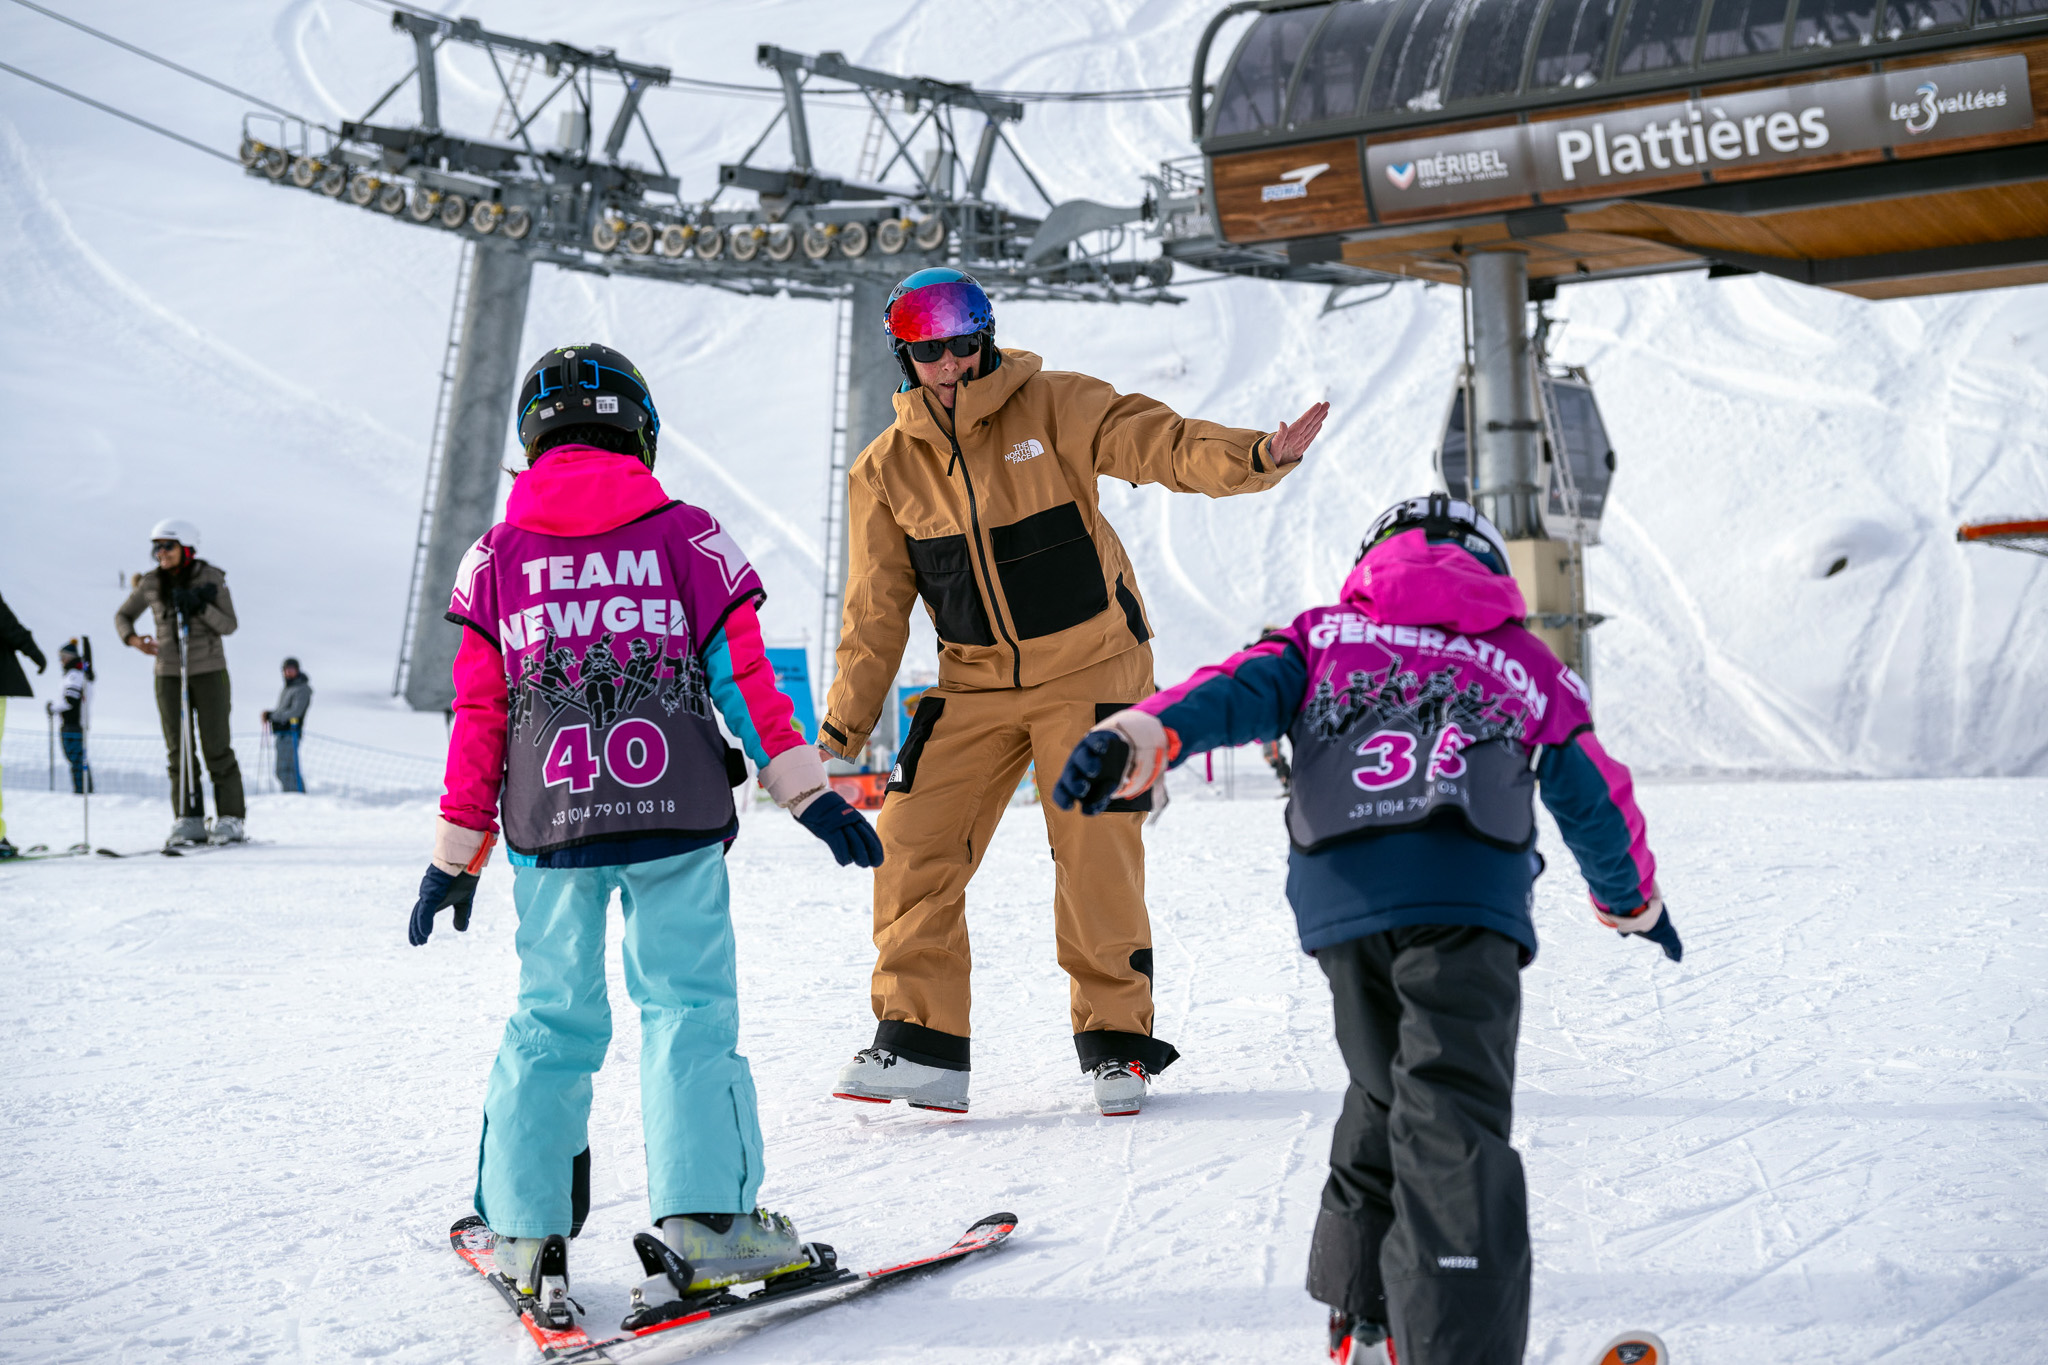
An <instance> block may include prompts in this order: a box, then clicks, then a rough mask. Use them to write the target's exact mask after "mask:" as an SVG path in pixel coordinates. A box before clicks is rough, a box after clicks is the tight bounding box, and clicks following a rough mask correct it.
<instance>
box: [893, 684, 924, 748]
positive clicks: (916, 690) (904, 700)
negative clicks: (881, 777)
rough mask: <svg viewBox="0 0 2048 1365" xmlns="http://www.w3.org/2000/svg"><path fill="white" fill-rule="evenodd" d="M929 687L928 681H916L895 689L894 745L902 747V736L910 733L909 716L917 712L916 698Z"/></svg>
mask: <svg viewBox="0 0 2048 1365" xmlns="http://www.w3.org/2000/svg"><path fill="white" fill-rule="evenodd" d="M930 688H931V684H930V683H917V684H915V685H914V686H911V687H902V686H899V687H897V689H896V747H897V748H899V749H900V748H902V747H903V738H904V736H905V735H908V734H909V733H910V718H911V717H912V716H914V715H916V714H917V699H918V698H919V697H921V696H923V695H924V694H925V693H926V691H928V690H929V689H930Z"/></svg>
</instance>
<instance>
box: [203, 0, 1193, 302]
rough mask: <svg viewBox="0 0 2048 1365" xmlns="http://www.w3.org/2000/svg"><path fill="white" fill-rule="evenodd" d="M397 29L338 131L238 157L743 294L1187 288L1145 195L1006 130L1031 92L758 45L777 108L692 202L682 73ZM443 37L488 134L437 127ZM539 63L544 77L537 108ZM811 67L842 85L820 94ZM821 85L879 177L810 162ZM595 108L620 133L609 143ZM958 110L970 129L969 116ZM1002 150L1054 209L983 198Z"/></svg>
mask: <svg viewBox="0 0 2048 1365" xmlns="http://www.w3.org/2000/svg"><path fill="white" fill-rule="evenodd" d="M391 22H392V26H393V28H395V29H397V30H399V31H400V32H402V33H404V34H405V35H406V36H407V37H409V38H410V39H411V41H412V43H413V46H414V49H415V56H416V60H415V63H414V66H413V68H412V70H411V71H409V72H407V73H406V75H405V76H404V77H402V78H401V79H400V80H399V81H398V82H397V83H396V84H394V85H393V86H392V87H391V88H390V89H389V90H387V91H385V92H384V95H383V96H382V97H381V98H379V99H378V100H377V102H376V103H375V104H373V105H372V106H371V107H370V109H369V111H368V112H366V113H365V114H364V115H363V116H362V118H360V119H353V120H348V121H345V122H343V123H342V125H341V126H340V127H339V128H338V129H331V128H326V127H322V126H317V125H308V124H305V123H301V122H298V121H296V120H292V119H288V118H281V117H279V116H276V115H273V114H253V113H252V114H250V115H248V116H247V117H245V118H244V120H243V137H242V144H241V160H242V164H243V166H244V167H245V168H246V169H247V171H248V173H249V174H250V175H252V176H260V177H266V178H268V179H270V180H272V181H274V182H276V183H278V184H280V185H285V186H289V187H293V188H297V189H302V190H309V191H312V192H315V193H318V194H323V195H325V196H327V197H328V198H331V199H336V200H341V201H344V202H347V203H350V204H353V205H355V206H357V207H358V208H362V209H365V210H368V211H371V212H381V213H384V214H388V215H390V216H392V217H394V218H398V219H400V220H403V221H410V222H413V223H416V224H419V225H421V226H424V227H433V228H435V229H437V230H441V231H448V232H454V233H458V234H461V235H463V236H465V237H468V238H470V239H472V240H477V241H478V242H479V244H480V245H483V244H488V245H491V246H494V247H496V248H498V249H500V250H512V251H516V252H518V253H519V254H521V255H524V256H526V257H528V258H529V259H530V260H533V261H538V262H545V263H548V264H553V265H557V266H561V267H563V268H565V269H570V270H583V271H590V272H595V273H598V274H620V275H635V276H641V277H646V278H653V279H664V280H669V281H672V282H675V283H681V284H700V285H708V286H711V287H713V288H718V289H725V290H729V291H732V292H735V293H741V294H768V295H776V294H787V295H793V296H796V297H801V298H837V297H839V296H840V295H842V294H843V293H844V292H845V291H846V289H847V287H848V286H849V285H851V284H852V283H853V282H854V281H855V280H856V279H861V278H881V277H887V278H889V279H890V280H892V281H893V280H894V279H896V278H900V277H901V276H902V275H903V274H905V273H907V271H908V270H909V269H914V268H915V267H916V265H917V264H918V263H920V262H939V261H944V262H947V263H949V264H956V265H958V266H960V267H961V268H962V269H965V270H968V271H970V272H972V273H973V274H974V275H975V276H976V278H978V279H980V280H981V282H982V284H983V286H984V287H985V288H986V289H987V290H988V291H989V292H990V293H991V294H992V295H994V296H996V297H1000V298H1034V299H1067V300H1075V301H1090V302H1132V303H1167V302H1171V303H1177V302H1179V301H1180V300H1179V299H1178V298H1177V297H1175V296H1173V295H1170V294H1168V293H1167V292H1165V289H1166V285H1167V284H1168V283H1169V282H1170V281H1171V279H1172V274H1173V262H1172V261H1171V260H1169V259H1167V258H1165V257H1162V256H1159V255H1156V254H1155V255H1150V256H1141V255H1140V252H1139V246H1140V243H1141V240H1142V239H1143V238H1144V237H1145V236H1146V235H1147V234H1146V233H1145V232H1144V231H1143V230H1142V227H1141V225H1142V224H1144V223H1145V222H1146V221H1147V220H1148V219H1149V218H1150V217H1151V214H1152V203H1151V201H1150V200H1149V199H1148V200H1146V201H1145V202H1144V203H1141V204H1137V205H1132V206H1128V207H1124V206H1115V205H1108V204H1099V203H1096V202H1094V201H1091V200H1085V199H1077V200H1069V201H1067V202H1064V203H1060V204H1054V203H1053V202H1052V199H1051V197H1050V196H1049V195H1047V194H1046V192H1045V190H1044V187H1043V186H1042V185H1040V184H1039V182H1038V179H1037V177H1036V176H1034V175H1033V174H1032V173H1031V170H1030V168H1029V166H1027V165H1025V163H1024V162H1023V160H1022V158H1021V157H1018V155H1017V152H1016V149H1015V147H1014V146H1013V145H1012V144H1011V143H1010V140H1009V138H1008V137H1007V136H1006V134H1005V132H1004V127H1005V125H1006V124H1010V123H1014V122H1016V121H1017V120H1019V119H1021V118H1023V116H1024V106H1023V105H1022V104H1021V103H1018V102H1017V101H1014V100H1007V99H1000V98H996V97H994V96H990V95H987V94H984V93H982V92H979V91H976V90H975V89H973V88H972V87H971V86H966V85H960V84H956V83H952V82H947V81H938V80H932V79H929V78H925V77H906V76H897V75H893V74H891V73H888V72H884V71H873V70H869V69H867V68H864V67H858V66H854V65H851V64H850V63H848V62H847V61H846V60H845V58H844V57H842V56H841V55H840V54H838V53H832V52H827V53H821V54H818V55H816V56H810V55H806V54H803V53H798V52H789V51H785V50H784V49H782V48H778V47H773V46H767V45H764V46H762V47H761V48H759V49H758V51H757V52H756V58H757V60H758V61H759V62H760V64H761V65H762V66H763V67H766V68H768V69H770V70H772V71H774V72H775V73H776V75H777V77H778V78H779V80H780V83H781V86H782V91H783V104H782V107H781V109H779V110H778V111H777V112H776V114H775V115H774V117H773V118H772V119H771V120H770V121H769V125H768V127H767V128H766V129H764V130H763V132H762V135H761V137H760V138H759V139H758V140H757V141H756V142H755V144H754V146H753V147H752V148H750V149H749V151H748V153H747V155H746V156H743V157H742V158H741V159H740V160H739V161H738V162H737V163H735V164H731V165H724V166H720V167H719V169H718V183H717V185H716V186H715V187H711V192H710V194H709V195H708V196H706V197H705V198H703V199H702V200H700V201H696V202H690V201H686V200H684V199H683V197H682V195H681V189H682V183H681V180H680V179H679V178H678V176H677V175H676V174H674V173H673V172H672V171H671V169H670V167H669V165H668V162H667V161H666V159H665V158H664V157H663V156H662V152H661V148H660V145H659V144H658V142H657V141H656V139H655V136H654V133H653V130H652V129H651V128H650V127H649V126H648V122H647V117H646V114H645V111H644V108H643V100H644V97H645V96H646V94H647V92H648V91H649V90H651V89H657V88H660V87H664V86H668V85H669V84H670V81H671V73H670V71H669V70H668V68H666V67H660V66H649V65H645V64H642V63H637V62H629V61H626V60H624V59H622V58H620V57H619V56H618V55H617V54H615V53H614V52H612V51H610V50H608V49H604V48H596V49H585V48H579V47H574V46H571V45H569V44H567V43H542V42H534V41H531V40H529V39H525V38H518V37H513V36H511V35H508V34H502V33H496V32H493V31H491V30H489V29H486V28H484V27H483V26H482V25H481V24H480V23H478V22H477V21H476V20H475V19H450V18H443V17H440V16H438V15H432V14H427V13H424V12H421V11H417V10H400V11H398V12H397V13H395V14H393V15H392V19H391ZM451 42H454V43H464V44H467V45H470V46H473V47H477V48H481V49H482V50H483V51H484V52H485V53H486V54H487V55H488V56H489V58H490V62H491V67H492V70H493V72H494V73H495V74H496V76H497V80H498V84H499V87H500V89H501V90H502V91H503V92H504V97H505V110H506V113H507V117H503V118H501V119H500V120H499V122H498V124H497V126H496V127H494V129H493V134H494V135H493V136H491V137H486V138H470V137H462V136H458V135H456V134H454V133H452V132H450V131H448V130H447V129H446V128H445V127H443V125H442V122H441V109H440V94H439V88H440V87H439V81H438V79H437V75H436V60H437V54H438V53H439V51H440V49H441V48H442V47H443V46H445V45H446V44H448V43H451ZM536 64H538V65H540V66H541V68H542V69H543V71H544V73H545V76H546V80H545V81H543V82H542V85H543V93H542V94H541V95H540V96H539V98H538V99H537V100H532V101H529V100H527V98H526V86H527V77H528V75H529V74H531V72H532V69H533V67H534V66H535V65H536ZM814 80H815V81H818V82H830V83H831V84H830V86H829V88H826V87H823V86H821V87H820V88H819V89H816V90H813V89H812V88H811V87H812V82H813V81H814ZM407 84H412V85H414V86H415V87H416V89H417V94H418V98H419V118H418V122H417V123H416V124H415V125H413V126H397V125H393V124H388V123H379V122H375V121H374V120H375V119H376V117H377V115H378V114H379V112H380V111H382V110H384V109H385V107H386V106H387V105H388V104H390V103H391V101H392V100H393V99H394V98H395V97H396V96H397V95H398V93H399V92H400V91H401V90H402V89H403V88H404V87H405V86H406V85H407ZM807 92H808V93H814V94H816V93H831V94H837V95H841V96H852V95H858V96H860V97H861V99H862V100H864V101H865V103H866V105H867V107H868V109H869V111H870V112H871V114H872V118H871V121H870V123H869V127H868V130H867V132H868V137H867V139H866V141H868V142H869V143H870V144H871V146H870V147H864V148H863V149H862V151H863V155H862V157H861V158H860V160H861V162H862V164H861V166H860V167H859V169H860V170H861V171H866V172H868V175H869V176H871V177H872V178H855V177H852V176H844V175H835V174H832V173H830V172H828V171H826V170H824V169H821V168H820V167H819V166H817V165H816V163H815V162H814V160H813V157H812V151H811V138H810V118H809V113H810V111H809V109H808V108H807V105H806V98H805V97H806V94H807ZM600 106H602V110H600ZM551 109H553V110H555V111H556V113H557V116H558V117H557V120H556V130H555V131H554V134H553V137H552V140H549V139H548V138H547V135H546V134H544V133H543V132H542V131H541V127H542V125H541V123H540V120H541V118H542V115H544V114H546V113H547V112H549V111H550V110H551ZM601 112H602V114H603V115H604V117H605V126H606V127H607V128H608V131H607V132H606V133H605V135H604V138H603V141H602V142H601V143H598V142H595V141H594V138H595V130H596V129H597V128H598V127H599V126H600V113H601ZM963 116H965V117H966V119H967V120H968V121H969V123H970V126H969V127H967V128H958V127H956V124H957V123H958V122H959V121H961V119H962V117H963ZM974 119H979V126H978V127H975V126H972V120H974ZM778 124H780V125H782V126H783V127H784V128H785V129H786V131H787V136H788V147H789V161H788V164H787V165H786V166H781V165H773V166H771V165H765V164H759V163H757V162H756V161H755V160H754V157H755V155H756V154H757V153H758V152H760V150H761V148H762V147H763V146H764V145H765V144H766V143H767V142H768V141H769V139H770V137H771V135H772V134H773V132H774V130H775V127H776V125H778ZM636 132H637V133H638V134H639V135H640V140H639V141H636V142H634V145H635V146H642V145H644V147H645V149H646V152H647V153H648V154H649V155H651V156H652V158H653V162H654V167H653V169H649V168H647V167H645V166H643V165H640V164H637V163H635V162H633V161H630V160H627V159H625V157H624V153H625V151H626V150H627V146H628V142H629V140H632V138H633V135H634V134H635V133H636ZM963 135H965V141H964V143H963ZM1000 151H1008V152H1009V154H1010V155H1011V156H1012V157H1013V158H1014V159H1015V160H1016V164H1017V165H1018V166H1019V167H1020V168H1021V169H1022V170H1023V173H1024V176H1025V178H1026V179H1027V180H1028V181H1029V182H1030V183H1031V185H1032V187H1033V189H1034V190H1036V191H1037V192H1038V194H1039V196H1040V197H1041V198H1042V199H1044V201H1045V203H1044V206H1043V209H1042V211H1041V212H1040V213H1038V214H1028V213H1023V212H1020V211H1017V210H1015V209H1012V208H1010V207H1007V206H1005V205H1002V204H999V203H996V202H994V201H992V200H990V199H989V198H988V197H987V188H988V181H989V175H990V171H991V169H992V167H993V164H994V161H995V157H996V155H997V153H998V152H1000ZM871 165H873V166H877V169H875V170H873V171H869V170H868V168H869V166H871ZM734 191H751V192H752V194H753V196H754V198H755V201H756V202H754V203H753V204H746V203H744V202H740V201H739V198H738V196H737V195H734V194H732V192H734ZM1134 228H1135V229H1137V230H1134ZM488 239H495V240H488Z"/></svg>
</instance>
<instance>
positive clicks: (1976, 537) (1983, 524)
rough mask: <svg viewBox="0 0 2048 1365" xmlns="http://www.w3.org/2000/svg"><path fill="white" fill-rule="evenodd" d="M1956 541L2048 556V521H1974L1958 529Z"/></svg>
mask: <svg viewBox="0 0 2048 1365" xmlns="http://www.w3.org/2000/svg"><path fill="white" fill-rule="evenodd" d="M1956 539H1957V540H1960V541H1964V542H1977V543H1980V544H1984V545H1999V546H2003V547H2004V548H2006V549H2008V550H2025V551H2026V552H2028V553H2029V554H2037V555H2048V520H2041V521H1973V522H1969V523H1966V524H1965V525H1962V526H1958V527H1957V528H1956Z"/></svg>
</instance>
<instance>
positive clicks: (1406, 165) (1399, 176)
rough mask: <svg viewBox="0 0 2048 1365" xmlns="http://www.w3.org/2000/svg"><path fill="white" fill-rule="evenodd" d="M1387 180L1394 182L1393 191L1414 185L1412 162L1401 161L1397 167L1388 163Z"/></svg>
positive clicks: (1413, 165) (1413, 164)
mask: <svg viewBox="0 0 2048 1365" xmlns="http://www.w3.org/2000/svg"><path fill="white" fill-rule="evenodd" d="M1387 179H1389V180H1391V181H1393V182H1394V188H1395V189H1397V190H1405V189H1407V188H1408V187H1409V186H1410V185H1412V184H1414V183H1415V163H1414V162H1412V161H1403V162H1401V163H1400V164H1399V165H1394V164H1391V163H1390V164H1389V165H1388V166H1387Z"/></svg>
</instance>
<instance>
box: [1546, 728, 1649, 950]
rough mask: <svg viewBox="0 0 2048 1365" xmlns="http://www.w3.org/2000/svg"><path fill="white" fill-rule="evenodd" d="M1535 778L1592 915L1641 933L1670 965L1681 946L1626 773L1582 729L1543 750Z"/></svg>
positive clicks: (1590, 733)
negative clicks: (1589, 896) (1576, 869)
mask: <svg viewBox="0 0 2048 1365" xmlns="http://www.w3.org/2000/svg"><path fill="white" fill-rule="evenodd" d="M1536 778H1537V781H1538V782H1539V783H1540V784H1541V790H1542V793H1543V804H1544V805H1545V806H1547V807H1549V808H1550V813H1551V815H1552V816H1554V817H1555V818H1556V820H1557V829H1558V833H1560V834H1562V835H1563V836H1564V841H1565V844H1566V845H1567V846H1568V847H1569V848H1570V849H1571V851H1572V856H1573V857H1575V858H1577V859H1578V862H1579V871H1580V872H1581V873H1583V874H1584V875H1585V878H1586V886H1587V889H1588V890H1590V891H1591V892H1592V897H1593V913H1594V914H1595V915H1596V916H1597V917H1598V918H1599V920H1600V922H1601V923H1602V924H1605V925H1607V926H1608V927H1609V928H1611V929H1616V930H1619V931H1621V932H1622V933H1625V934H1643V935H1645V936H1646V937H1648V938H1649V939H1650V941H1651V942H1653V943H1655V944H1657V945H1658V946H1659V947H1661V948H1663V950H1664V954H1665V956H1667V957H1669V958H1670V959H1671V960H1672V961H1673V962H1676V961H1678V960H1679V958H1680V956H1681V955H1682V954H1683V952H1684V948H1683V947H1682V945H1681V944H1680V943H1679V941H1678V931H1677V929H1675V928H1674V927H1673V926H1672V923H1671V917H1670V915H1668V914H1667V913H1665V910H1664V901H1663V898H1662V897H1661V896H1660V895H1659V894H1658V891H1657V859H1656V856H1655V855H1654V854H1652V853H1651V852H1650V842H1649V837H1648V833H1647V831H1646V829H1645V828H1644V824H1643V812H1642V810H1641V809H1640V808H1639V807H1638V806H1637V805H1636V793H1635V780H1634V778H1632V777H1631V776H1630V775H1629V771H1628V769H1627V768H1626V767H1624V766H1622V765H1621V764H1620V763H1617V762H1616V761H1615V760H1614V759H1612V758H1610V757H1609V756H1608V753H1607V750H1606V749H1604V748H1603V747H1601V744H1600V741H1599V739H1598V738H1597V737H1596V736H1595V735H1594V734H1593V727H1592V726H1590V725H1582V726H1580V727H1579V728H1578V729H1577V730H1575V731H1573V732H1572V734H1571V735H1570V737H1569V738H1567V739H1566V740H1565V742H1564V743H1562V744H1551V745H1546V746H1545V748H1544V750H1543V757H1542V759H1541V760H1540V761H1539V762H1538V764H1537V767H1536Z"/></svg>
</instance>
